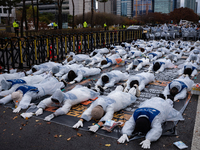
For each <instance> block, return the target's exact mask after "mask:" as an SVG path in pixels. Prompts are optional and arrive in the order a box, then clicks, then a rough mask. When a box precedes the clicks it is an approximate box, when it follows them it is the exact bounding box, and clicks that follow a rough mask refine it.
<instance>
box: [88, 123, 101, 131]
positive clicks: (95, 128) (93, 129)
mask: <svg viewBox="0 0 200 150" xmlns="http://www.w3.org/2000/svg"><path fill="white" fill-rule="evenodd" d="M88 128H89V130H90V131H92V132H96V131H97V130H98V129H99V126H98V125H96V124H95V125H93V126H89V127H88Z"/></svg>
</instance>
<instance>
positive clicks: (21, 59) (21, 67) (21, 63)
mask: <svg viewBox="0 0 200 150" xmlns="http://www.w3.org/2000/svg"><path fill="white" fill-rule="evenodd" d="M19 40H20V41H19V58H20V63H19V69H23V57H22V42H21V39H19Z"/></svg>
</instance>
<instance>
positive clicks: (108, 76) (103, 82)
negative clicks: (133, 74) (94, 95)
mask: <svg viewBox="0 0 200 150" xmlns="http://www.w3.org/2000/svg"><path fill="white" fill-rule="evenodd" d="M128 77H129V74H128V73H127V72H125V73H122V72H121V71H119V70H112V71H110V72H106V73H103V74H102V75H101V77H100V78H99V79H98V80H97V82H96V83H95V87H96V89H98V88H97V87H98V86H102V87H103V89H107V88H109V87H113V86H114V85H115V84H116V83H118V82H120V81H125V80H127V79H128Z"/></svg>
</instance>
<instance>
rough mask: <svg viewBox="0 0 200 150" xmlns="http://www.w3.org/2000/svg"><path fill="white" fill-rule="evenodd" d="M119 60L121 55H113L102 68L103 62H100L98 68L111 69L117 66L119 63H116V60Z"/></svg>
mask: <svg viewBox="0 0 200 150" xmlns="http://www.w3.org/2000/svg"><path fill="white" fill-rule="evenodd" d="M117 58H121V57H120V55H119V54H113V55H111V56H110V57H108V58H106V60H107V64H105V65H103V66H101V62H100V63H99V64H98V65H97V66H98V67H100V66H101V68H102V69H103V68H107V67H109V66H111V65H115V64H117V62H116V60H115V59H117Z"/></svg>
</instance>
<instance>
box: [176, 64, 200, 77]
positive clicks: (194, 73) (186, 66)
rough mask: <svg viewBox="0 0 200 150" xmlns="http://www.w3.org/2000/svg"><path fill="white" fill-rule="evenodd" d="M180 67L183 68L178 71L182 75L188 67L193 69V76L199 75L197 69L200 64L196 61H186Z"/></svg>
mask: <svg viewBox="0 0 200 150" xmlns="http://www.w3.org/2000/svg"><path fill="white" fill-rule="evenodd" d="M178 68H181V69H180V70H179V71H178V73H179V75H182V74H183V73H184V70H185V69H186V68H191V69H192V74H191V76H192V77H193V76H195V75H197V73H198V72H197V70H199V67H198V65H197V64H196V63H191V62H186V63H184V64H181V65H179V66H178Z"/></svg>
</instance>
